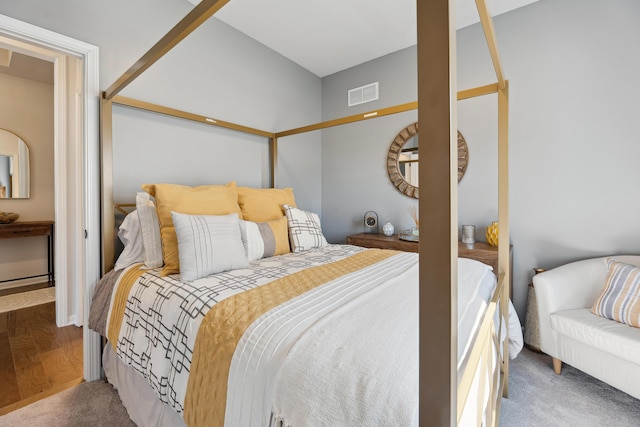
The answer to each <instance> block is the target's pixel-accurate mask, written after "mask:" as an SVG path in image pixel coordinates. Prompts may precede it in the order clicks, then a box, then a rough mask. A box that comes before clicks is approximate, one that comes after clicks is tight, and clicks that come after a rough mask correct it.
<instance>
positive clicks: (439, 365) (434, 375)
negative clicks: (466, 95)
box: [417, 0, 458, 426]
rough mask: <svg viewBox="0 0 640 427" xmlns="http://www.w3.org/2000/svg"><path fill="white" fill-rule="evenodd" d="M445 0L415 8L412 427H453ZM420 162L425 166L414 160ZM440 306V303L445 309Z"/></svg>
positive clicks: (451, 140)
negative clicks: (416, 314)
mask: <svg viewBox="0 0 640 427" xmlns="http://www.w3.org/2000/svg"><path fill="white" fill-rule="evenodd" d="M454 4H455V3H453V2H452V4H451V5H450V4H449V1H448V0H430V1H417V20H418V22H417V26H418V106H419V108H418V123H419V126H420V140H419V146H420V153H421V154H422V153H425V154H424V155H421V156H420V159H421V161H420V164H419V181H420V183H421V184H420V199H419V200H420V205H422V206H423V208H422V209H420V212H419V220H420V224H421V225H422V226H421V227H420V234H421V238H420V242H419V251H420V300H419V301H420V345H419V350H420V382H419V384H420V385H419V388H420V397H419V399H420V409H419V410H420V425H421V426H427V425H429V426H432V425H438V426H447V425H450V426H455V425H456V423H457V363H456V362H457V354H458V352H457V341H458V329H457V302H458V298H457V287H458V286H457V261H458V245H457V240H458V232H457V230H458V226H457V224H458V219H457V218H458V206H457V182H458V180H457V126H456V113H455V112H456V105H455V102H456V70H455V24H454V23H455V20H454V17H453V13H451V12H452V10H451V8H453V7H454ZM422 159H425V161H422ZM447 302H448V303H447Z"/></svg>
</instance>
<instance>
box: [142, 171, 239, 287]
mask: <svg viewBox="0 0 640 427" xmlns="http://www.w3.org/2000/svg"><path fill="white" fill-rule="evenodd" d="M142 189H143V190H144V191H146V192H147V193H149V194H150V195H152V196H154V197H155V198H156V211H157V213H158V220H159V221H160V237H161V239H162V256H163V260H164V267H163V268H162V271H161V273H160V274H161V275H162V276H166V275H168V274H173V273H178V272H179V271H180V260H179V258H178V240H177V238H176V231H175V228H174V226H173V220H172V218H171V212H172V211H175V212H180V213H185V214H190V215H228V214H231V213H237V214H238V215H241V212H240V207H239V206H238V190H237V187H236V183H235V182H230V183H228V184H226V185H202V186H199V187H187V186H184V185H177V184H155V185H148V184H146V185H143V186H142Z"/></svg>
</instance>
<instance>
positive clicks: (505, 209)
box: [498, 81, 511, 397]
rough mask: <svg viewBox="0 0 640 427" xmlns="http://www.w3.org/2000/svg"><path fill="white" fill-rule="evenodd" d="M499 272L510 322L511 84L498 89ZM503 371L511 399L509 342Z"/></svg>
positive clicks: (503, 308)
mask: <svg viewBox="0 0 640 427" xmlns="http://www.w3.org/2000/svg"><path fill="white" fill-rule="evenodd" d="M498 236H500V238H499V240H498V271H499V274H503V273H504V286H503V287H502V304H500V315H501V316H502V317H503V318H504V319H509V306H508V301H509V298H510V295H509V292H510V289H509V285H508V284H509V283H511V280H510V277H511V271H509V268H510V264H511V263H510V262H509V243H510V240H511V239H510V237H509V82H508V81H505V82H504V87H503V88H501V89H498ZM503 354H504V357H503V361H502V372H503V374H504V376H505V381H504V389H503V391H502V395H503V396H504V397H508V396H509V340H508V339H506V340H504V344H503Z"/></svg>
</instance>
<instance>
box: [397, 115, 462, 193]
mask: <svg viewBox="0 0 640 427" xmlns="http://www.w3.org/2000/svg"><path fill="white" fill-rule="evenodd" d="M418 154H419V153H418V123H412V124H410V125H409V126H407V127H406V128H404V129H402V130H401V131H400V133H398V135H396V137H395V138H394V139H393V142H392V143H391V147H389V153H388V154H387V173H388V174H389V179H391V182H392V183H393V185H394V186H395V187H396V188H397V189H398V191H400V192H401V193H402V194H406V195H407V196H409V197H414V198H416V199H417V198H418V164H419V162H418V161H419V156H418ZM468 162H469V148H468V147H467V142H466V141H465V139H464V137H463V136H462V134H461V133H460V132H458V182H460V180H461V179H462V177H463V176H464V173H465V171H466V170H467V163H468Z"/></svg>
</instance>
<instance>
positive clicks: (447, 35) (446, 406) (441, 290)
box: [87, 0, 510, 425]
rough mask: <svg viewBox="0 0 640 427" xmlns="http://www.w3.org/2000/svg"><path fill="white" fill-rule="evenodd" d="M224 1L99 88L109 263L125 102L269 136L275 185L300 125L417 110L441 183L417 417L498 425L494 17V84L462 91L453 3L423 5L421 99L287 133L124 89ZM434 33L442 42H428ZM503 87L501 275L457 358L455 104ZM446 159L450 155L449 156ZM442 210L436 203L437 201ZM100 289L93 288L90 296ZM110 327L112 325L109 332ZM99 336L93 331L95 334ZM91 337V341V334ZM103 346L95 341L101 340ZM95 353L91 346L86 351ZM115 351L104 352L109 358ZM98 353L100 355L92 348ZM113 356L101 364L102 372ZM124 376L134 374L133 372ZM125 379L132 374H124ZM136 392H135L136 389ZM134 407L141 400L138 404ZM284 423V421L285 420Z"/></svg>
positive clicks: (489, 34) (501, 378)
mask: <svg viewBox="0 0 640 427" xmlns="http://www.w3.org/2000/svg"><path fill="white" fill-rule="evenodd" d="M226 2H227V1H223V0H203V1H202V2H201V3H200V4H199V5H198V6H196V7H195V8H194V9H193V11H192V12H190V13H189V14H188V15H187V16H185V18H184V19H183V20H182V21H180V22H179V23H178V24H177V25H176V26H175V27H174V28H173V29H172V30H171V31H169V32H168V33H167V35H166V36H165V37H163V38H162V39H161V40H160V41H159V42H158V43H157V44H156V45H155V46H153V47H152V48H151V49H150V50H149V51H148V52H147V53H146V54H145V55H143V57H142V58H140V60H139V61H136V63H135V64H134V65H133V66H132V67H131V68H130V69H129V70H127V72H125V73H124V74H123V75H122V77H121V78H120V79H118V80H117V81H116V82H115V83H114V84H113V85H112V86H111V87H109V88H108V89H107V90H106V91H105V92H104V93H103V99H102V103H101V140H102V161H103V165H102V166H103V168H102V171H103V176H102V183H103V188H102V200H103V217H102V221H103V230H104V231H103V233H104V234H103V245H104V247H103V254H104V260H103V267H104V271H107V270H109V269H110V268H111V266H112V265H113V262H114V248H113V245H112V243H111V242H112V241H113V239H112V237H113V236H112V229H113V224H114V220H113V215H112V213H113V207H114V200H113V195H112V193H111V190H112V179H113V177H112V176H111V165H112V164H111V150H112V136H113V135H112V128H111V126H112V120H113V115H112V106H113V104H120V105H126V106H131V107H134V108H142V109H145V110H147V111H153V112H156V113H159V114H169V115H172V116H174V117H179V118H183V119H187V120H195V121H198V122H200V123H205V124H207V125H211V126H222V127H226V128H229V129H233V130H237V131H241V132H248V133H252V134H255V135H260V136H263V137H265V138H267V139H268V141H269V146H270V148H269V153H270V169H271V170H270V177H271V186H272V187H276V185H277V159H278V139H279V138H284V137H287V136H290V135H295V134H299V133H302V132H308V131H314V130H319V129H324V128H327V127H331V126H337V125H342V124H346V123H353V122H356V121H360V120H370V119H375V118H377V117H381V116H384V115H387V114H395V113H398V112H402V111H408V110H411V109H416V108H418V103H419V104H420V105H421V107H420V108H419V109H418V121H419V122H420V129H421V133H422V135H423V136H422V137H421V140H431V141H433V142H432V143H430V144H428V145H427V146H426V147H422V146H421V150H422V149H423V148H424V149H425V154H426V156H425V157H426V161H424V162H422V161H421V162H420V168H419V175H420V178H419V179H420V182H433V183H437V184H434V185H431V186H427V187H426V188H424V189H422V190H421V194H420V201H421V204H423V203H424V205H423V206H426V208H423V209H421V210H420V214H419V220H420V223H421V224H423V227H421V228H423V231H424V233H423V232H421V235H422V236H427V235H428V236H429V239H428V241H427V239H424V238H423V239H421V241H420V243H419V249H420V257H419V258H418V259H417V261H416V262H417V269H418V277H419V280H418V282H419V284H420V285H419V289H420V291H419V293H418V297H417V300H418V301H419V307H420V309H419V312H418V313H419V315H418V321H417V325H420V327H419V328H418V336H419V340H418V346H419V347H418V354H419V358H418V364H419V368H420V369H419V381H418V389H419V393H418V398H419V408H420V410H419V417H420V424H422V423H425V424H426V423H436V424H443V425H453V424H456V423H458V424H461V425H480V424H482V425H496V424H497V422H498V417H499V409H500V401H501V396H506V395H507V394H508V370H509V369H508V367H509V365H508V357H506V354H507V353H508V347H509V344H508V343H509V341H508V340H507V339H504V337H506V336H507V330H508V329H509V328H508V326H507V323H506V320H507V319H508V318H509V317H510V315H509V308H508V307H509V304H510V302H509V289H508V286H505V283H509V276H510V272H509V226H508V224H509V218H508V183H507V176H508V166H507V165H508V149H507V145H508V144H507V141H508V125H507V119H508V82H507V81H506V80H505V79H504V76H503V74H502V69H501V65H500V59H499V55H498V52H497V47H496V43H495V35H494V32H493V26H492V21H491V17H490V15H489V14H488V11H487V9H486V5H485V3H484V1H483V0H477V1H476V4H477V6H478V12H479V14H480V18H481V22H482V26H483V30H484V33H485V37H486V39H487V43H488V46H489V53H490V55H491V59H492V62H493V65H494V70H495V72H496V76H497V80H498V81H497V83H494V84H489V85H486V86H481V87H477V88H472V89H467V90H463V91H460V92H456V87H455V63H452V58H453V57H455V47H453V46H455V37H454V36H452V33H453V32H452V31H451V29H450V27H449V25H450V14H449V2H448V1H446V0H439V1H437V2H417V18H418V22H419V23H420V25H418V46H419V49H418V78H419V85H418V102H414V103H409V104H403V105H399V106H394V107H389V108H386V109H381V110H377V111H372V112H367V113H365V114H360V115H357V116H351V117H347V118H342V119H335V120H330V121H328V122H324V123H319V124H315V125H310V126H305V127H302V128H297V129H291V130H286V131H281V132H273V131H263V130H257V129H251V128H247V127H245V126H242V125H238V124H233V123H228V122H224V121H222V120H217V119H215V118H211V117H206V116H200V115H196V114H192V113H189V112H184V111H178V110H175V109H171V108H168V107H164V106H159V105H154V104H150V103H147V102H144V101H139V100H132V99H129V98H124V97H121V96H118V94H119V93H120V91H121V90H122V89H124V88H125V87H126V86H127V85H128V84H129V83H131V82H132V81H133V80H134V79H135V78H137V77H138V76H139V75H141V74H142V73H143V72H144V71H145V70H146V69H147V68H149V67H150V66H151V65H152V64H153V63H155V62H156V61H157V60H158V59H160V58H161V57H162V55H164V54H165V53H166V52H167V51H168V50H170V49H171V47H173V46H174V45H175V44H177V43H179V42H180V40H182V39H184V38H185V37H186V36H187V35H188V34H189V33H190V32H191V31H193V30H194V29H195V28H197V26H198V25H199V24H200V23H202V22H203V21H204V20H206V19H207V18H208V17H209V16H212V15H213V14H215V12H216V11H217V10H218V9H220V8H221V7H222V6H223V5H224V4H225V3H226ZM434 39H435V40H437V42H436V43H434V42H432V41H433V40H434ZM492 94H497V101H498V102H497V104H498V147H499V148H498V152H499V153H498V181H499V182H498V188H499V200H498V205H499V206H498V220H499V234H500V243H499V245H498V252H499V266H498V271H497V272H495V273H496V276H497V285H496V286H495V287H494V288H493V290H492V292H491V293H490V296H489V298H488V299H487V300H486V301H484V303H483V304H482V307H483V309H482V310H481V311H480V312H479V314H478V319H479V321H478V324H477V326H476V327H475V328H473V329H472V333H471V338H470V340H469V341H463V342H464V343H465V344H464V346H465V347H466V346H467V344H468V349H466V351H465V352H464V355H463V357H462V362H461V365H458V357H457V354H456V353H457V351H458V347H459V346H458V343H459V340H458V333H459V331H458V324H457V320H458V319H457V318H456V317H457V316H456V310H457V304H456V302H457V301H456V300H457V296H458V287H461V286H462V284H461V283H458V280H457V278H456V276H457V273H458V269H457V268H456V266H457V265H458V264H459V263H460V261H459V260H458V257H457V252H456V251H457V249H456V248H457V228H458V224H457V216H456V211H457V189H456V180H455V178H454V172H455V169H456V160H457V157H456V153H455V145H456V144H454V143H453V141H456V123H455V121H456V119H455V108H456V107H455V101H456V99H457V100H464V99H469V98H473V97H476V96H483V95H492ZM446 159H449V162H448V163H447V162H446ZM432 207H436V208H432ZM93 293H94V289H93V288H90V289H88V290H87V297H88V298H91V297H92V296H93ZM107 333H108V332H107ZM89 338H90V339H91V340H94V339H95V337H94V336H91V337H89ZM92 342H93V341H92ZM95 342H96V343H97V340H96V341H95ZM90 350H91V351H94V350H93V349H92V348H90ZM109 353H110V350H108V349H107V351H105V355H107V356H106V357H109V356H108V354H109ZM95 355H96V356H97V352H96V353H95ZM88 363H89V365H90V368H89V369H91V370H92V372H93V371H95V370H96V369H99V366H100V365H99V361H98V360H97V357H94V356H93V353H91V357H89V358H88ZM106 366H107V362H105V369H106ZM127 378H136V377H135V376H133V377H131V376H127ZM125 381H128V380H125ZM119 389H120V392H121V396H124V395H125V394H126V393H127V392H131V393H133V394H132V396H133V398H134V399H138V398H139V396H138V395H137V388H136V387H135V386H134V385H133V384H130V383H129V382H125V383H121V384H120V385H119ZM133 390H136V391H133ZM134 406H135V405H134ZM284 421H285V422H288V421H287V420H284Z"/></svg>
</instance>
